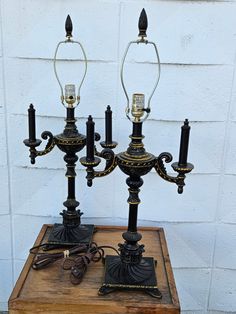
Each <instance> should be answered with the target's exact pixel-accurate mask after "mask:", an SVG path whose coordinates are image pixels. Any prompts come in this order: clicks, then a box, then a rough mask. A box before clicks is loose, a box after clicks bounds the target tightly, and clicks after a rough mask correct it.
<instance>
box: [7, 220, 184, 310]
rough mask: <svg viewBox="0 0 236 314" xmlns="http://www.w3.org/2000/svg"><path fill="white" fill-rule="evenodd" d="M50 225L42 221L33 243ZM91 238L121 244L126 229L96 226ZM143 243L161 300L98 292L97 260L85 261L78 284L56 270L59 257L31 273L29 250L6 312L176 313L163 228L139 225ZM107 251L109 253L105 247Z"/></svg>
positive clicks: (129, 293) (100, 272)
mask: <svg viewBox="0 0 236 314" xmlns="http://www.w3.org/2000/svg"><path fill="white" fill-rule="evenodd" d="M50 228H51V226H50V225H43V227H42V229H41V231H40V233H39V235H38V238H37V240H36V242H35V245H38V244H40V243H42V241H45V239H46V238H47V236H48V231H49V230H50ZM97 229H98V232H97V233H95V234H94V241H96V242H97V243H98V244H99V245H112V246H115V247H117V244H118V243H119V242H123V239H122V236H121V234H122V232H123V231H125V227H113V226H97ZM139 231H140V232H141V233H142V235H143V238H142V240H141V243H143V244H145V253H144V254H145V255H144V256H153V257H154V258H155V259H156V260H157V266H156V274H157V280H158V287H159V289H160V290H161V292H162V295H163V297H162V299H161V300H158V299H155V298H152V297H150V296H149V295H147V294H145V293H144V292H141V291H116V292H113V293H111V294H108V295H106V296H98V294H97V291H98V289H99V288H100V286H101V284H102V278H103V269H104V266H103V264H102V262H98V263H94V264H90V265H89V267H88V270H87V272H86V274H85V277H84V279H83V282H82V283H81V284H80V285H78V286H74V285H72V284H71V282H70V280H69V273H70V272H69V271H64V270H62V268H61V266H60V265H61V261H58V262H56V263H55V264H53V265H51V266H50V267H48V268H46V269H43V270H38V271H35V270H33V269H32V268H31V264H32V261H33V258H34V257H33V256H32V255H31V254H30V255H29V257H28V259H27V261H26V263H25V265H24V268H23V270H22V272H21V274H20V276H19V279H18V281H17V283H16V285H15V287H14V289H13V292H12V294H11V296H10V299H9V312H10V314H23V313H24V314H28V313H50V314H52V313H53V314H56V313H64V314H74V313H82V314H95V313H99V314H126V313H129V314H134V313H136V314H168V313H172V314H177V313H180V306H179V300H178V296H177V291H176V287H175V281H174V277H173V272H172V268H171V264H170V259H169V254H168V250H167V245H166V240H165V236H164V231H163V229H162V228H139ZM106 253H107V254H114V253H113V252H111V251H109V250H107V251H106Z"/></svg>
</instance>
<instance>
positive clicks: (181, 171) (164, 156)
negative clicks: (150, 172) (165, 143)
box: [154, 152, 193, 194]
mask: <svg viewBox="0 0 236 314" xmlns="http://www.w3.org/2000/svg"><path fill="white" fill-rule="evenodd" d="M172 159H173V158H172V155H171V154H170V153H167V152H164V153H161V154H160V155H159V156H158V157H157V159H156V163H155V165H154V168H155V170H156V172H157V173H158V174H159V176H160V177H162V179H164V180H166V181H168V182H172V183H175V184H177V186H178V193H179V194H181V193H183V188H184V186H185V182H184V180H185V177H186V175H185V174H186V173H188V172H190V171H192V169H193V165H192V164H190V163H187V164H186V166H184V167H180V166H179V164H178V163H177V162H175V163H173V164H172V165H171V166H172V168H173V169H174V171H176V172H178V175H177V176H176V177H173V176H170V175H168V173H167V171H166V168H165V165H164V162H166V163H169V162H171V161H172Z"/></svg>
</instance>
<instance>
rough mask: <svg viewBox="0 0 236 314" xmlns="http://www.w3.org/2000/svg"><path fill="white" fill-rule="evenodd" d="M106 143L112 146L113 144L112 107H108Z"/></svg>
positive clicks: (106, 112)
mask: <svg viewBox="0 0 236 314" xmlns="http://www.w3.org/2000/svg"><path fill="white" fill-rule="evenodd" d="M105 130H106V136H105V143H106V144H111V143H112V111H111V107H110V106H107V110H106V111H105Z"/></svg>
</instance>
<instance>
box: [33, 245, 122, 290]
mask: <svg viewBox="0 0 236 314" xmlns="http://www.w3.org/2000/svg"><path fill="white" fill-rule="evenodd" d="M45 245H46V244H41V245H37V246H34V247H32V248H31V249H30V253H31V254H33V255H35V260H34V263H33V265H32V268H33V269H34V270H40V269H43V268H45V267H47V266H49V265H50V264H53V263H54V262H56V261H58V260H60V259H63V261H62V269H64V270H70V271H71V272H70V281H71V283H72V284H74V285H78V284H80V283H81V281H82V280H83V277H84V274H85V272H86V270H87V268H88V265H89V264H90V263H91V262H94V263H96V262H99V261H100V260H101V259H102V258H104V255H105V251H104V249H112V250H114V251H115V252H116V253H117V254H118V255H119V252H118V251H117V250H116V249H115V248H114V247H112V246H109V245H102V246H98V245H97V244H96V243H95V242H92V243H91V245H90V246H89V247H88V246H87V245H85V244H81V245H76V246H74V247H72V248H71V249H69V250H65V251H63V252H59V253H37V252H35V250H36V249H39V248H42V247H44V246H45Z"/></svg>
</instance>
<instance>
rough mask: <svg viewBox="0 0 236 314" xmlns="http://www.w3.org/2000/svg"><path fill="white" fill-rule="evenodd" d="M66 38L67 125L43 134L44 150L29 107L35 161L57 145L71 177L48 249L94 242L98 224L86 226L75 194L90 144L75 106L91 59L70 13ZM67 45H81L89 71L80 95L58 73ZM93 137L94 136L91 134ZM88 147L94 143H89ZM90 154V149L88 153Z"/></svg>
mask: <svg viewBox="0 0 236 314" xmlns="http://www.w3.org/2000/svg"><path fill="white" fill-rule="evenodd" d="M65 29H66V39H65V40H64V41H61V42H59V43H58V45H57V47H56V51H55V56H54V72H55V76H56V79H57V81H58V84H59V86H60V90H61V103H62V104H63V106H64V107H65V108H66V119H65V122H66V125H65V128H64V131H63V132H62V133H61V134H58V135H55V136H54V135H53V134H52V133H51V132H49V131H44V132H43V133H42V134H41V137H42V139H44V140H47V144H46V146H45V149H44V150H37V149H36V147H38V146H39V145H40V144H41V142H42V141H41V140H40V139H37V138H36V131H35V109H34V107H33V105H32V104H31V105H30V106H29V109H28V122H29V138H28V139H26V140H24V144H25V145H26V146H28V147H29V151H30V156H29V157H30V160H31V163H32V164H34V163H35V158H36V157H38V156H43V155H46V154H48V153H50V152H51V150H52V149H53V148H54V147H55V146H57V147H58V148H59V149H60V150H61V151H62V152H63V153H65V156H64V160H65V162H66V168H67V171H66V177H67V179H68V196H67V199H66V201H65V202H64V203H63V204H64V206H65V207H66V209H64V210H63V211H62V212H61V213H60V214H61V215H62V217H63V223H62V224H54V226H53V229H52V231H51V233H50V235H49V238H48V242H47V249H50V248H53V247H55V246H65V245H75V244H80V243H86V244H88V245H89V244H90V243H91V240H92V235H93V231H94V225H88V224H87V225H82V224H81V215H82V214H83V213H82V212H81V211H80V210H79V209H76V208H77V207H78V206H79V202H78V201H77V200H76V197H75V177H76V172H75V166H76V162H77V160H78V156H77V153H78V152H79V151H80V150H82V149H83V148H84V147H85V145H86V140H87V139H86V136H85V135H83V134H80V133H79V132H78V130H77V127H76V118H75V108H76V107H77V105H78V104H79V103H80V89H81V86H82V84H83V81H84V78H85V75H86V72H87V58H86V54H85V51H84V48H83V46H82V44H81V43H80V42H79V41H74V40H73V39H72V29H73V26H72V21H71V18H70V16H69V15H68V16H67V19H66V23H65ZM63 44H66V45H69V44H77V45H79V47H80V48H81V50H82V53H83V57H84V65H85V70H84V74H83V77H82V80H81V82H80V84H79V86H78V90H77V95H76V86H75V85H74V84H67V85H65V91H64V90H63V87H62V84H61V82H60V80H59V76H58V74H57V68H56V61H57V53H58V50H59V47H60V46H61V45H63ZM94 136H95V140H99V139H100V136H99V134H97V133H96V134H95V135H94ZM89 139H90V135H89ZM87 144H88V145H87V147H88V150H89V149H90V148H89V147H90V145H91V143H89V142H88V143H87ZM87 154H88V155H89V152H87Z"/></svg>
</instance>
